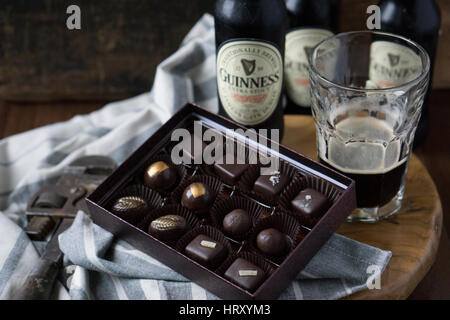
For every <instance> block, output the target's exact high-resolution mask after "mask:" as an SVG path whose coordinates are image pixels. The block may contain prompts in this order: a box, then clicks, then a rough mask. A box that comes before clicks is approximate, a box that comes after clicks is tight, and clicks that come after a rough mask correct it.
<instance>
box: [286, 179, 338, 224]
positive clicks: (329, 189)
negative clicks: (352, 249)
mask: <svg viewBox="0 0 450 320" xmlns="http://www.w3.org/2000/svg"><path fill="white" fill-rule="evenodd" d="M308 188H311V189H314V190H316V191H318V192H320V193H321V194H323V195H324V196H325V197H326V198H327V199H328V200H329V202H330V203H329V206H328V209H329V208H330V207H331V206H332V205H333V203H334V202H336V201H337V199H338V198H339V196H340V195H341V191H340V190H339V189H337V188H336V186H334V185H333V184H332V183H330V182H329V181H327V180H324V179H320V178H318V177H314V176H309V175H308V176H304V177H302V178H301V179H300V183H298V184H292V185H289V187H288V188H286V189H285V190H284V191H283V193H282V194H281V196H280V201H279V208H280V209H282V210H283V211H285V212H287V213H288V214H290V215H292V216H294V217H295V218H297V219H298V221H299V222H300V223H301V224H302V225H304V226H307V227H309V228H313V227H314V225H315V224H316V223H317V222H318V221H319V220H320V219H321V218H322V217H323V216H324V215H325V213H326V212H327V211H328V209H327V210H326V211H324V212H320V213H318V215H315V216H310V215H306V214H301V213H299V212H297V211H295V210H294V209H293V208H292V205H291V201H292V200H293V199H294V198H295V197H296V196H297V195H298V194H299V193H300V191H302V190H305V189H308Z"/></svg>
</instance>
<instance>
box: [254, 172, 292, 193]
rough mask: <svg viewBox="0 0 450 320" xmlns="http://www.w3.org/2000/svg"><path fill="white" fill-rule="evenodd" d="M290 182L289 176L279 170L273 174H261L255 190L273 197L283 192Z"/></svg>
mask: <svg viewBox="0 0 450 320" xmlns="http://www.w3.org/2000/svg"><path fill="white" fill-rule="evenodd" d="M288 183H289V178H288V177H287V176H286V175H284V174H281V173H280V172H279V171H276V172H274V173H272V174H271V175H261V176H259V178H258V179H256V181H255V184H254V186H253V190H254V191H255V192H257V193H260V194H261V195H262V196H263V197H269V198H273V197H275V196H277V195H279V194H280V193H281V191H282V190H283V188H284V187H285V186H286V185H287V184H288Z"/></svg>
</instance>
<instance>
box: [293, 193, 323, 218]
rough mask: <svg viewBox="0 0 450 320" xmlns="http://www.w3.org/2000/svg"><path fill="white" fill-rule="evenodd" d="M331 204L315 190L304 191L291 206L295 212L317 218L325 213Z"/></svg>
mask: <svg viewBox="0 0 450 320" xmlns="http://www.w3.org/2000/svg"><path fill="white" fill-rule="evenodd" d="M330 205H331V203H330V201H329V200H328V198H327V197H325V196H324V195H323V194H321V193H320V192H318V191H316V190H314V189H310V188H308V189H305V190H302V191H301V192H300V193H299V194H298V195H297V196H296V197H295V198H294V200H292V201H291V206H292V208H293V209H294V211H295V212H297V213H299V214H303V215H307V216H310V217H313V218H317V217H319V216H321V215H322V214H323V213H325V211H326V210H328V208H329V207H330Z"/></svg>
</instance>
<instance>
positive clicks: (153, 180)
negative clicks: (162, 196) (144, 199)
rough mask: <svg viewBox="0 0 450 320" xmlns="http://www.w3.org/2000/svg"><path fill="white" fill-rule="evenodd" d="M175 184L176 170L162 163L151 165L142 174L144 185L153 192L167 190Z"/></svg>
mask: <svg viewBox="0 0 450 320" xmlns="http://www.w3.org/2000/svg"><path fill="white" fill-rule="evenodd" d="M176 182H177V170H176V169H175V168H174V167H170V166H169V165H168V164H167V163H165V162H164V161H157V162H155V163H152V164H151V165H150V166H149V167H148V168H147V170H146V171H145V174H144V183H145V184H146V185H147V186H149V187H150V188H152V189H155V190H169V189H170V188H172V187H173V186H174V185H175V183H176Z"/></svg>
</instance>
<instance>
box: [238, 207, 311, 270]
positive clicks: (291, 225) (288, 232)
mask: <svg viewBox="0 0 450 320" xmlns="http://www.w3.org/2000/svg"><path fill="white" fill-rule="evenodd" d="M270 228H274V229H277V230H278V231H280V232H281V233H283V234H284V235H285V236H286V245H287V246H286V249H285V250H284V251H283V252H282V253H281V254H280V255H270V254H266V253H264V252H262V251H261V250H260V249H259V248H258V246H257V244H256V238H257V236H258V234H259V233H260V232H261V231H263V230H266V229H270ZM302 238H303V234H302V231H301V226H300V224H299V223H298V222H297V220H296V219H294V218H293V217H291V216H289V215H287V214H285V213H284V212H282V211H280V212H278V213H276V214H274V215H272V216H270V217H267V218H264V219H261V220H259V221H258V222H257V224H256V225H255V227H254V228H253V230H252V232H251V233H250V236H249V238H248V239H249V240H248V243H247V245H248V248H249V250H250V251H251V252H255V253H256V254H259V255H261V256H263V257H265V258H266V259H268V260H270V261H272V262H274V263H276V264H280V263H281V262H283V260H284V259H285V258H286V257H287V256H288V255H289V253H290V252H291V251H292V250H293V249H294V248H295V247H296V246H297V244H298V243H299V242H300V241H301V239H302Z"/></svg>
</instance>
